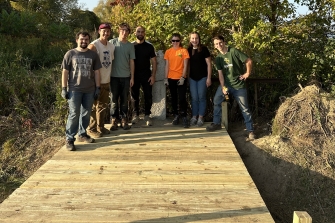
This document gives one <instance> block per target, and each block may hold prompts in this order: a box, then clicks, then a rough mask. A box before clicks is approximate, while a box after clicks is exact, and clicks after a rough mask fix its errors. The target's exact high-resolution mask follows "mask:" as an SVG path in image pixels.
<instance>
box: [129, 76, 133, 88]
mask: <svg viewBox="0 0 335 223" xmlns="http://www.w3.org/2000/svg"><path fill="white" fill-rule="evenodd" d="M129 85H130V87H132V86H134V78H130V83H129Z"/></svg>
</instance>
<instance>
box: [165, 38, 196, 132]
mask: <svg viewBox="0 0 335 223" xmlns="http://www.w3.org/2000/svg"><path fill="white" fill-rule="evenodd" d="M181 41H182V38H181V36H180V34H179V33H174V34H172V38H171V43H172V47H171V48H170V49H168V50H167V51H166V52H165V54H164V59H165V61H166V63H165V79H164V84H165V85H166V86H169V89H170V94H171V104H172V109H173V115H174V119H173V121H172V124H173V125H178V124H179V115H180V116H181V118H182V121H183V126H184V128H188V127H189V122H188V119H187V101H186V90H187V83H186V74H187V64H188V59H189V58H190V56H189V54H188V51H187V49H185V48H183V47H182V43H181ZM178 99H179V100H178ZM178 102H179V103H178ZM178 104H179V112H178ZM179 113H180V114H179Z"/></svg>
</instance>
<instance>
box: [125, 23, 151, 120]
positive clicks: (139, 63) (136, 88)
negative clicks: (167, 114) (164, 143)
mask: <svg viewBox="0 0 335 223" xmlns="http://www.w3.org/2000/svg"><path fill="white" fill-rule="evenodd" d="M135 35H136V41H135V42H133V44H134V46H135V56H136V59H135V60H134V61H135V73H134V85H133V86H132V88H131V98H132V104H133V119H132V123H133V124H136V123H137V122H138V121H139V113H140V108H139V104H140V103H139V96H140V87H141V85H142V90H143V94H144V121H145V122H146V125H148V126H151V125H152V121H151V118H150V114H151V106H152V85H153V84H154V83H155V76H156V70H157V61H156V53H155V49H154V47H153V45H152V44H150V43H148V42H146V41H145V28H144V27H143V26H138V27H137V28H136V31H135Z"/></svg>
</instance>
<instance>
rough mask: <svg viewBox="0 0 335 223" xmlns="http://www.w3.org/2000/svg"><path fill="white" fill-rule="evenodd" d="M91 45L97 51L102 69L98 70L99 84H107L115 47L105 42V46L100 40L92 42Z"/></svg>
mask: <svg viewBox="0 0 335 223" xmlns="http://www.w3.org/2000/svg"><path fill="white" fill-rule="evenodd" d="M91 44H93V45H94V46H95V48H96V49H97V53H98V55H99V57H100V61H101V65H102V68H101V69H100V78H101V84H108V83H109V82H110V76H111V72H112V62H113V60H114V50H115V46H114V45H113V44H112V43H110V42H108V41H107V45H104V44H102V43H101V42H100V39H96V40H94V41H93V42H92V43H91Z"/></svg>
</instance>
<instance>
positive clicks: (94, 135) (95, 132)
mask: <svg viewBox="0 0 335 223" xmlns="http://www.w3.org/2000/svg"><path fill="white" fill-rule="evenodd" d="M87 132H88V134H90V135H91V136H93V137H94V138H100V137H102V136H103V134H102V133H101V132H97V131H91V130H88V131H87Z"/></svg>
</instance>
